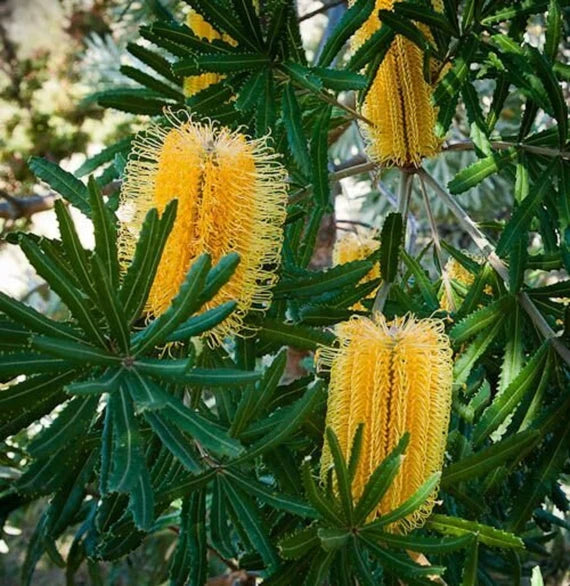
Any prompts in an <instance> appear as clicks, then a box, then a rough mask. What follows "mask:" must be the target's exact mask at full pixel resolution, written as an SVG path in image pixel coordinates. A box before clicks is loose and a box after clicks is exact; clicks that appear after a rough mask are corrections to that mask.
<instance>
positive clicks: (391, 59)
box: [354, 0, 441, 167]
mask: <svg viewBox="0 0 570 586" xmlns="http://www.w3.org/2000/svg"><path fill="white" fill-rule="evenodd" d="M393 5H394V0H376V6H375V10H374V11H373V13H372V15H371V16H370V18H369V19H368V20H367V21H366V22H365V23H364V24H363V25H362V27H361V28H360V30H359V31H358V32H357V33H356V35H355V37H354V45H355V48H358V47H359V46H360V45H362V44H363V43H364V42H365V41H366V40H367V39H368V38H369V37H370V36H372V34H373V33H375V32H376V31H377V30H378V29H379V28H380V26H381V23H380V19H379V18H378V10H380V9H385V10H389V9H391V8H392V7H393ZM433 5H434V8H435V9H436V10H438V9H439V8H441V2H439V1H435V2H433ZM420 28H421V29H422V30H423V31H424V33H425V34H426V36H427V37H428V38H429V37H430V33H429V29H427V28H425V27H422V26H421V25H420ZM423 58H424V57H423V53H422V51H421V49H419V48H418V46H417V45H415V44H414V43H413V42H412V41H410V40H409V39H407V38H405V37H403V36H401V35H397V36H396V38H395V39H394V41H393V43H392V46H391V47H390V49H389V51H388V53H387V54H386V56H385V58H384V60H383V62H382V63H381V65H380V67H379V68H378V71H377V73H376V78H375V79H374V81H373V83H372V85H371V87H370V90H369V92H368V94H367V95H366V98H365V100H364V103H363V104H362V114H363V115H364V116H365V117H366V118H368V120H370V121H371V122H372V125H362V129H363V133H364V134H365V138H366V140H367V143H368V147H367V150H368V154H369V156H370V158H371V159H372V160H374V161H376V162H378V163H382V164H387V165H397V166H400V167H406V166H416V167H417V166H418V165H419V164H420V163H421V160H422V158H423V157H431V156H434V155H435V154H437V153H438V151H439V149H440V146H441V141H440V140H439V139H438V137H437V136H436V134H435V124H436V110H435V108H434V106H433V105H432V101H431V99H432V87H431V85H430V84H428V83H427V82H426V81H425V79H424V75H423Z"/></svg>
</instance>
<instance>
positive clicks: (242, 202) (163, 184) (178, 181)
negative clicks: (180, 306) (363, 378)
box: [119, 112, 287, 344]
mask: <svg viewBox="0 0 570 586" xmlns="http://www.w3.org/2000/svg"><path fill="white" fill-rule="evenodd" d="M166 116H167V118H168V122H169V124H168V125H167V126H158V125H154V126H151V127H150V128H149V129H148V130H147V131H146V132H145V133H142V134H140V135H139V136H137V138H136V139H135V141H134V145H133V149H132V154H131V157H130V160H129V162H128V164H127V167H126V171H125V180H124V183H123V188H122V191H121V209H120V212H121V215H122V216H123V218H122V224H121V229H120V231H119V247H120V254H121V258H122V259H123V263H124V264H125V265H127V264H128V263H129V262H130V259H131V258H132V255H133V251H134V246H135V242H136V238H137V235H138V232H139V230H140V227H141V225H142V223H143V220H144V217H145V215H146V213H147V212H148V211H149V210H150V209H151V208H153V207H156V208H157V209H158V211H159V213H162V211H163V210H164V208H165V207H166V205H167V204H168V203H169V202H170V201H172V200H173V199H175V198H176V199H178V213H177V216H176V220H175V223H174V226H173V229H172V232H171V233H170V236H169V238H168V240H167V242H166V246H165V249H164V252H163V255H162V258H161V261H160V264H159V266H158V270H157V273H156V276H155V280H154V283H153V285H152V288H151V291H150V295H149V299H148V302H147V308H146V309H147V312H148V313H149V314H150V315H153V316H157V315H160V314H161V313H163V312H164V311H165V310H166V309H167V308H168V306H169V305H170V302H171V301H172V299H173V298H174V297H175V296H176V294H177V293H178V290H179V288H180V286H181V284H182V282H183V280H184V278H185V276H186V273H187V272H188V269H189V267H190V265H191V264H192V262H193V261H194V259H196V258H197V257H198V256H200V255H201V254H202V253H209V254H210V255H211V257H212V262H213V263H216V262H218V261H219V260H220V259H221V258H222V257H223V256H225V255H226V254H228V253H230V252H237V253H239V255H240V263H239V265H238V267H237V269H236V271H235V273H234V274H233V276H232V277H231V279H230V280H229V282H228V283H226V285H224V286H223V287H222V289H221V290H220V291H219V292H218V293H217V294H216V296H215V297H214V298H213V299H212V300H211V301H210V302H208V303H207V304H205V306H204V309H209V308H211V307H214V306H216V305H218V304H221V303H224V302H226V301H230V300H235V301H236V302H237V304H238V305H237V308H236V310H235V311H234V312H233V313H232V314H231V315H230V316H229V317H228V318H227V319H226V320H225V321H223V322H222V323H221V324H219V325H218V326H216V328H214V329H213V330H211V331H210V332H209V333H208V336H209V337H208V341H209V342H210V343H211V344H216V343H220V342H221V341H222V340H223V338H224V337H225V336H226V335H229V334H236V333H238V334H241V335H247V334H248V330H247V328H246V327H245V326H244V324H243V318H244V316H245V314H246V313H248V312H249V311H253V310H263V309H265V308H266V307H267V306H268V305H269V303H270V301H271V288H272V286H273V284H274V283H275V281H276V280H277V278H278V277H277V275H276V272H275V271H276V268H277V266H278V264H279V261H280V255H281V245H282V241H283V228H282V225H283V222H284V221H285V216H286V202H287V190H286V171H285V168H284V167H283V165H282V164H281V163H280V162H279V155H277V154H275V152H274V151H273V150H272V149H271V148H270V147H269V146H268V144H267V138H262V139H256V140H251V139H248V138H247V137H246V136H245V135H244V134H242V133H240V132H239V131H234V132H232V131H229V130H228V129H226V128H220V127H217V126H215V125H214V124H211V123H209V124H200V123H198V122H195V121H194V120H192V118H191V117H190V116H188V115H187V114H186V113H185V112H181V113H178V114H173V113H171V112H167V113H166Z"/></svg>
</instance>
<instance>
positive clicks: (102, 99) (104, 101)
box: [74, 88, 173, 205]
mask: <svg viewBox="0 0 570 586" xmlns="http://www.w3.org/2000/svg"><path fill="white" fill-rule="evenodd" d="M96 98H97V103H98V104H99V105H100V106H102V107H103V108H112V109H114V110H120V111H121V112H128V113H130V114H139V115H141V116H160V115H161V114H162V113H163V111H164V108H169V107H172V106H173V102H172V101H171V100H164V99H161V98H160V97H158V96H157V95H156V94H154V93H152V94H151V93H150V92H149V90H147V89H146V88H145V89H142V90H136V89H130V88H123V89H113V90H106V91H104V92H101V93H100V94H97V96H96ZM74 205H75V204H74Z"/></svg>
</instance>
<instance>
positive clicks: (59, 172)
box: [29, 157, 91, 217]
mask: <svg viewBox="0 0 570 586" xmlns="http://www.w3.org/2000/svg"><path fill="white" fill-rule="evenodd" d="M29 167H30V170H31V171H32V173H34V174H35V175H36V176H37V177H39V178H40V179H41V180H42V181H45V182H46V183H47V184H48V185H49V186H50V187H51V188H52V189H54V190H55V191H57V193H59V194H60V195H62V196H63V197H64V198H65V199H66V200H67V201H68V202H69V203H70V204H71V205H73V206H75V207H76V208H77V209H78V210H80V211H82V212H83V213H84V214H85V215H86V216H87V217H90V216H91V207H90V205H89V201H88V196H87V188H86V187H85V185H84V184H83V183H82V182H81V181H79V179H77V178H76V177H75V176H74V175H72V174H71V173H68V172H67V171H64V170H63V169H62V168H61V167H60V166H59V165H57V164H56V163H52V162H51V161H47V160H46V159H42V158H40V157H32V158H31V159H30V161H29Z"/></svg>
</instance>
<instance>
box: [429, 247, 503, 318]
mask: <svg viewBox="0 0 570 586" xmlns="http://www.w3.org/2000/svg"><path fill="white" fill-rule="evenodd" d="M467 256H469V258H471V260H474V261H475V262H476V263H477V264H479V265H482V264H483V262H484V260H485V259H484V258H483V257H482V256H478V255H476V254H467ZM444 278H447V279H449V280H450V281H455V282H456V283H458V284H459V285H462V286H463V287H466V288H469V287H471V285H473V283H474V282H475V275H474V274H473V273H472V272H470V271H468V270H467V269H466V268H465V267H464V266H463V265H462V264H461V263H460V262H459V261H458V260H457V259H455V258H454V257H450V258H449V260H448V261H447V262H446V263H445V271H444ZM483 291H484V292H485V293H486V294H487V295H492V293H493V289H492V288H491V287H490V286H489V285H485V288H484V289H483ZM439 306H440V307H441V308H442V309H445V311H452V310H454V309H455V308H453V307H451V304H450V300H449V296H448V295H446V294H445V293H444V292H442V294H441V296H440V300H439Z"/></svg>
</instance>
